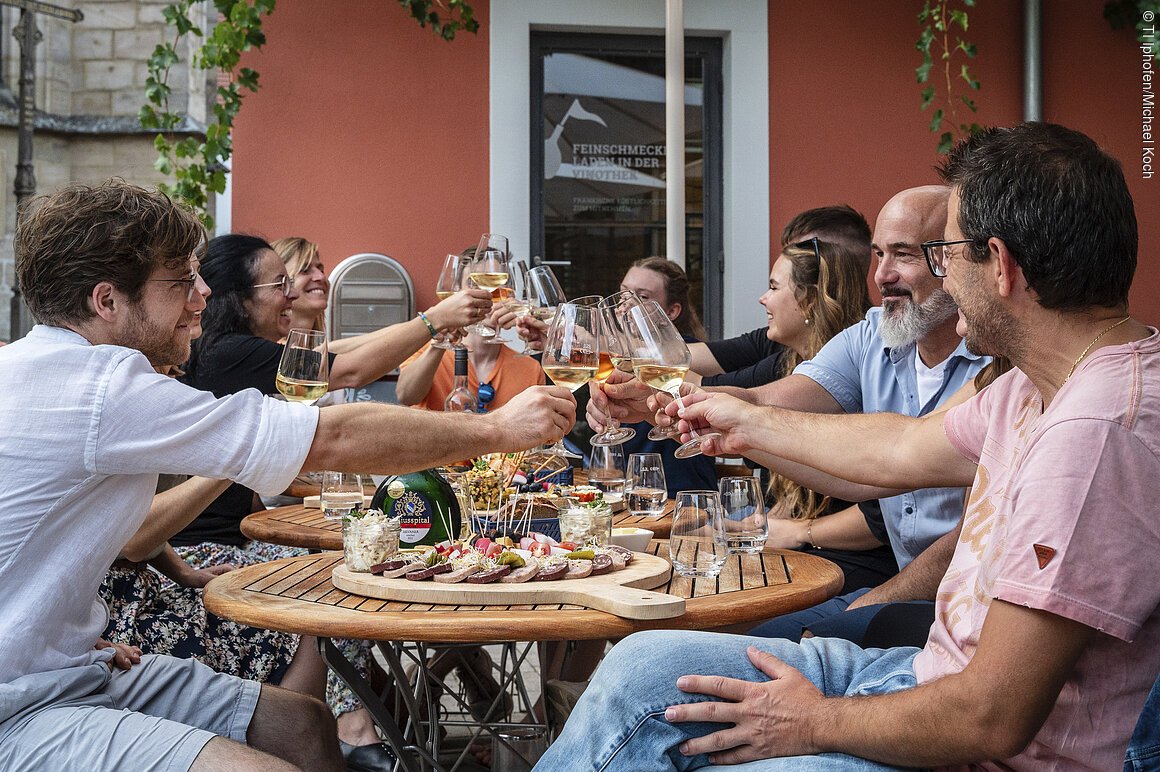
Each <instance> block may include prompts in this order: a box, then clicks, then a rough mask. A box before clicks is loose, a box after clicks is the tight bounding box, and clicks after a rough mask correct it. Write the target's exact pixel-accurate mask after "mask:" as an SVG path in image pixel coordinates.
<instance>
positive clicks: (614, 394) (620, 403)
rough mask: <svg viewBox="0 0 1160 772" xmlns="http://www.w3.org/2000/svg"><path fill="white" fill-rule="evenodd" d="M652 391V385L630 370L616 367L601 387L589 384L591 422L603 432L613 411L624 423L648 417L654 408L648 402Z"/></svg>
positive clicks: (614, 415)
mask: <svg viewBox="0 0 1160 772" xmlns="http://www.w3.org/2000/svg"><path fill="white" fill-rule="evenodd" d="M652 393H653V390H652V388H651V387H649V386H646V385H645V384H643V383H641V382H640V381H638V380H637V379H636V378H634V377H633V376H631V375H629V374H628V373H624V372H621V371H620V370H613V371H612V375H610V376H609V377H608V380H607V381H605V382H604V383H603V384H601V387H600V388H599V389H593V388H591V387H590V388H589V392H588V410H587V415H588V425H589V426H591V427H592V428H593V429H595V430H596V431H597V432H602V431H604V430H605V429H606V428H607V427H608V424H607V422H608V416H610V415H611V416H612V417H613V418H616V419H618V420H620V421H621V422H622V423H629V424H634V423H638V422H640V421H647V420H649V419H650V418H652V415H653V412H654V411H653V410H651V409H649V406H648V398H649V395H651V394H652Z"/></svg>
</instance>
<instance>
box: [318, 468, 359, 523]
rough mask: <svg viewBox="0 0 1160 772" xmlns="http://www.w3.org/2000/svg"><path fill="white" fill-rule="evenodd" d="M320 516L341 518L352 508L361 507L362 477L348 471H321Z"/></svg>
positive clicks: (328, 518)
mask: <svg viewBox="0 0 1160 772" xmlns="http://www.w3.org/2000/svg"><path fill="white" fill-rule="evenodd" d="M319 498H320V499H321V504H322V516H323V517H325V518H326V519H327V520H341V519H342V518H344V517H346V516H347V515H349V514H350V512H351V510H352V509H362V505H363V479H362V476H361V475H357V474H351V473H350V472H323V473H322V491H321V496H320V497H319Z"/></svg>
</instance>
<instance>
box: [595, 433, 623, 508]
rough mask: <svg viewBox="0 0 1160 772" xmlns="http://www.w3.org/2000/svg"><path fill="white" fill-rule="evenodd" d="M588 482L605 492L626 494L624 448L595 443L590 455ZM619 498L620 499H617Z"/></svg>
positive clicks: (617, 494)
mask: <svg viewBox="0 0 1160 772" xmlns="http://www.w3.org/2000/svg"><path fill="white" fill-rule="evenodd" d="M586 471H587V472H588V484H589V485H594V486H596V487H597V488H599V489H600V490H602V491H604V493H605V494H614V495H615V496H617V497H620V496H623V495H624V480H625V463H624V448H623V447H622V446H620V445H593V446H592V453H591V454H590V455H589V457H588V466H587V468H586ZM616 500H619V499H616Z"/></svg>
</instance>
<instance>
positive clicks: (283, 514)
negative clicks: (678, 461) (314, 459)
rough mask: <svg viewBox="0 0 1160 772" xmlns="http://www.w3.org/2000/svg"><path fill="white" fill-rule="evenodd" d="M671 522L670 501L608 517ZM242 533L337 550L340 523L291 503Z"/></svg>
mask: <svg viewBox="0 0 1160 772" xmlns="http://www.w3.org/2000/svg"><path fill="white" fill-rule="evenodd" d="M672 525H673V500H672V499H669V500H668V501H667V502H666V503H665V511H664V513H663V514H662V515H661V516H660V517H656V518H652V517H643V516H640V515H634V514H632V513H631V512H629V511H628V510H624V511H622V512H618V513H616V514H614V515H613V516H612V527H613V528H629V527H636V528H647V529H648V530H650V531H652V532H653V536H654V537H655V538H658V539H666V538H668V535H669V531H670V529H671V528H672ZM241 528H242V533H243V534H245V535H246V536H247V537H248V538H250V539H257V540H258V541H268V542H271V543H272V544H283V545H285V546H287V547H305V548H307V549H312V550H341V549H342V523H341V522H339V521H337V520H327V519H326V518H325V517H323V516H322V510H321V509H318V508H317V507H304V506H302V505H301V504H292V505H290V506H288V507H277V508H276V509H267V510H264V511H262V512H255V513H254V514H252V515H249V516H247V517H246V518H245V519H243V520H242V524H241Z"/></svg>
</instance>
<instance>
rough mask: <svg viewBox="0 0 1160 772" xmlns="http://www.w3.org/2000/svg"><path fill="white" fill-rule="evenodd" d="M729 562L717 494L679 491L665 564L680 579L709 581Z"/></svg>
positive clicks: (722, 512)
mask: <svg viewBox="0 0 1160 772" xmlns="http://www.w3.org/2000/svg"><path fill="white" fill-rule="evenodd" d="M728 558H729V549H728V547H727V546H726V544H725V513H724V510H723V508H722V507H721V498H720V496H719V495H718V494H717V491H679V492H678V493H677V507H676V510H675V511H674V512H673V529H672V532H671V533H670V535H669V560H670V561H672V564H673V570H674V571H676V572H677V573H678V574H680V575H681V576H687V577H694V578H702V579H711V578H714V577H716V576H717V575H718V574H720V573H721V568H722V567H723V566H724V565H725V561H726V560H727V559H728Z"/></svg>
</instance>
